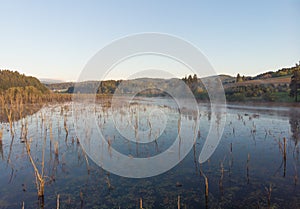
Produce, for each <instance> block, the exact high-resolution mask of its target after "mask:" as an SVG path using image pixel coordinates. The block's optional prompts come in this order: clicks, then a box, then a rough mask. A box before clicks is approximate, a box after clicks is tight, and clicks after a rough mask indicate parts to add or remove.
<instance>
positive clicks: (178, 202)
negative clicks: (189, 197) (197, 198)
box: [177, 195, 180, 209]
mask: <svg viewBox="0 0 300 209" xmlns="http://www.w3.org/2000/svg"><path fill="white" fill-rule="evenodd" d="M177 208H178V209H180V195H178V197H177Z"/></svg>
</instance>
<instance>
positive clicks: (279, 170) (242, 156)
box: [0, 98, 300, 209]
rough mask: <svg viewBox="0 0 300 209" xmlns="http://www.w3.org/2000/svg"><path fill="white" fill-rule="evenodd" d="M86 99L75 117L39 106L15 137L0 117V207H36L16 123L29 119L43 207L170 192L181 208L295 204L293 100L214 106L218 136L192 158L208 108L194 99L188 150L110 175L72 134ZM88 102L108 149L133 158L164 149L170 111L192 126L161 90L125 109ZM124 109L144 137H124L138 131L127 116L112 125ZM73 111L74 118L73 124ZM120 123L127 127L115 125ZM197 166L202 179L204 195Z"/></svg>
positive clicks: (298, 127) (298, 119)
mask: <svg viewBox="0 0 300 209" xmlns="http://www.w3.org/2000/svg"><path fill="white" fill-rule="evenodd" d="M87 108H89V107H86V106H82V112H80V111H79V112H77V115H76V117H73V114H72V111H71V110H72V107H71V104H69V103H66V104H63V105H61V104H57V105H50V106H44V107H43V108H41V109H40V110H39V111H38V112H36V113H34V114H33V115H28V116H26V117H25V118H23V119H21V120H18V121H15V122H14V130H15V134H14V137H12V134H11V133H10V131H9V124H7V123H1V124H0V126H1V127H2V129H3V136H2V143H0V208H14V209H15V208H21V206H22V202H23V201H24V203H25V208H39V207H40V206H39V204H38V200H37V191H36V187H35V177H34V171H33V168H32V165H31V164H30V162H29V158H28V156H27V152H26V147H25V143H23V142H22V133H21V130H22V124H23V125H26V124H28V133H27V138H28V140H30V141H31V154H32V157H33V159H34V160H35V162H36V164H37V165H38V166H39V167H40V164H41V161H42V157H41V156H42V155H41V150H42V147H43V142H44V140H45V143H46V148H45V175H46V181H47V184H46V186H45V204H44V207H45V208H55V207H56V197H57V194H60V208H139V206H140V198H142V200H143V207H144V208H177V205H178V196H180V206H181V208H300V187H299V184H300V181H299V180H298V175H300V161H299V160H300V159H299V151H300V150H299V139H300V108H297V107H266V106H260V107H259V108H257V107H251V106H240V105H228V107H227V109H226V112H220V113H219V114H220V115H219V120H223V119H224V118H225V116H226V123H225V129H224V132H223V135H222V138H221V141H220V144H219V145H218V147H217V149H216V151H215V152H214V153H213V155H212V156H211V157H210V159H209V160H208V161H207V162H205V163H203V164H201V165H200V164H199V163H198V157H199V154H200V152H201V149H202V147H203V144H204V142H205V139H206V136H207V134H208V130H209V126H210V120H212V116H211V112H210V108H209V106H208V105H207V104H199V120H200V121H199V132H197V133H195V134H196V135H195V138H196V143H195V145H194V146H193V148H192V149H191V151H190V152H189V153H188V155H187V156H186V157H185V158H184V159H183V160H182V161H181V162H180V163H179V164H178V165H177V166H175V167H174V168H172V169H171V170H169V171H167V172H165V173H163V174H161V175H158V176H154V177H149V178H142V179H133V178H125V177H120V176H117V175H114V174H112V173H109V172H107V171H105V170H103V169H102V168H100V167H98V166H97V164H95V163H94V162H93V161H92V160H91V159H90V158H88V156H87V155H86V154H85V152H84V151H83V149H82V146H81V144H80V140H77V135H78V133H79V132H80V131H84V130H85V129H84V126H85V119H84V118H85V117H86V115H84V114H85V110H86V109H87ZM93 108H94V109H93V111H94V115H95V118H96V120H95V123H97V125H98V127H99V130H100V131H101V132H102V134H103V136H104V137H105V139H106V140H109V141H110V146H111V147H107V149H108V153H109V149H111V148H112V147H113V148H114V149H115V150H117V151H118V152H120V153H122V154H124V155H126V156H130V157H132V158H147V157H151V156H155V155H157V154H160V153H163V152H165V151H166V150H167V149H168V147H169V146H171V145H172V143H173V142H174V141H175V139H176V137H177V135H178V118H179V117H181V118H180V120H181V123H183V124H185V125H186V126H190V127H191V132H192V131H193V130H194V129H193V124H195V120H196V119H197V116H195V114H194V113H193V112H192V113H191V112H188V111H187V112H186V113H180V112H179V111H178V109H177V108H176V104H175V103H173V102H172V101H170V100H168V99H159V98H157V99H142V100H137V101H136V102H135V103H133V104H132V105H131V106H130V109H122V108H120V109H118V110H112V109H110V108H109V107H105V106H103V105H100V104H99V105H96V106H95V107H94V106H93ZM137 113H139V114H137ZM81 114H82V115H81ZM122 114H123V115H126V114H129V116H130V117H131V122H129V124H127V126H129V127H130V126H131V125H133V127H134V124H136V122H137V125H138V127H136V128H137V129H138V130H137V131H139V132H140V134H139V138H142V139H144V140H149V143H143V144H141V143H135V142H132V141H130V140H126V138H125V137H128V136H130V137H133V138H134V137H136V134H137V133H135V132H132V133H129V131H128V129H126V127H127V126H126V123H125V122H124V123H120V124H121V125H123V128H124V129H122V130H120V127H121V125H120V124H119V125H120V126H119V129H117V128H116V127H115V124H116V119H117V121H118V122H120V121H122V118H123V117H122ZM149 115H151V117H150V119H149V118H148V116H149ZM180 115H181V116H180ZM124 117H125V116H124ZM74 120H77V121H76V123H77V125H78V124H82V127H81V128H80V127H76V126H75V125H74V124H75V123H74ZM149 122H150V124H151V125H149ZM216 122H217V121H216ZM64 123H66V127H67V129H68V134H66V131H65V128H64ZM127 123H128V121H127ZM79 126H80V125H79ZM150 126H151V134H149V132H147V131H149V127H150ZM121 128H122V127H121ZM124 130H125V136H124V133H123V135H122V134H121V133H120V132H121V131H124ZM126 131H127V132H128V133H126ZM216 131H218V130H216ZM130 134H131V135H130ZM147 137H148V139H147ZM284 138H286V158H284V143H283V141H284V140H283V139H284ZM55 144H57V145H58V155H56V153H55V146H56V145H55ZM183 146H184V142H183ZM111 157H112V156H111ZM124 166H125V165H124ZM202 174H204V175H205V176H206V177H207V178H208V183H209V195H208V197H205V181H204V177H203V175H202Z"/></svg>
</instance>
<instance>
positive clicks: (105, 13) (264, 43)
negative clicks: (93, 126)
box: [0, 0, 300, 80]
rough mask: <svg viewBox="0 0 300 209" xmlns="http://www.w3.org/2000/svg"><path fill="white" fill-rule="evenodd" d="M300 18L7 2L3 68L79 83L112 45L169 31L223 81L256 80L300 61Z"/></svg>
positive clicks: (239, 9)
mask: <svg viewBox="0 0 300 209" xmlns="http://www.w3.org/2000/svg"><path fill="white" fill-rule="evenodd" d="M299 11H300V1H298V0H282V1H276V0H272V1H264V0H251V1H241V0H237V1H222V0H221V1H175V0H170V1H167V0H164V1H163V0H160V1H158V0H157V1H154V0H152V1H146V0H127V1H125V0H119V1H116V0H115V1H109V0H107V1H96V0H95V1H30V0H28V1H21V0H20V1H14V0H12V1H2V0H0V29H1V33H0V69H11V70H18V71H20V72H21V73H25V74H28V75H33V76H36V77H39V78H53V79H63V80H76V79H77V78H78V76H79V74H80V72H81V70H82V69H83V67H84V66H85V64H86V63H87V61H88V60H89V59H90V58H91V57H92V56H93V55H94V54H95V53H96V52H97V51H98V50H100V49H101V48H102V47H104V46H105V45H107V44H109V43H110V42H111V41H113V40H115V39H118V38H122V37H124V36H127V35H130V34H133V33H142V32H162V33H168V34H172V35H175V36H178V37H181V38H183V39H185V40H187V41H189V42H191V43H193V44H194V45H195V46H196V47H197V48H199V49H200V50H201V52H202V53H203V54H204V55H205V56H206V57H207V58H208V60H209V61H210V63H211V64H212V65H213V66H214V68H215V70H216V72H217V73H219V74H223V73H226V74H230V75H236V74H237V73H238V72H239V73H241V74H245V75H254V74H257V73H261V72H265V71H268V70H276V69H278V68H282V67H288V66H292V65H294V64H295V63H296V62H298V61H299V60H300V27H299V22H300V12H299ZM182 76H184V75H182Z"/></svg>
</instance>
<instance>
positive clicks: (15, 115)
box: [0, 104, 43, 123]
mask: <svg viewBox="0 0 300 209" xmlns="http://www.w3.org/2000/svg"><path fill="white" fill-rule="evenodd" d="M42 106H43V105H42V104H28V105H24V108H23V110H22V112H21V114H20V111H18V110H17V109H15V108H11V110H10V109H9V110H8V111H6V110H5V109H4V108H0V122H2V123H7V122H9V119H8V114H7V112H11V119H12V121H13V122H14V121H18V120H20V119H22V118H25V117H27V116H28V115H33V114H35V113H36V112H38V111H39V110H40V109H41V108H42Z"/></svg>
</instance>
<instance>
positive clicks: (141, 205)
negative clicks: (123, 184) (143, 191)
mask: <svg viewBox="0 0 300 209" xmlns="http://www.w3.org/2000/svg"><path fill="white" fill-rule="evenodd" d="M140 209H143V199H142V198H140Z"/></svg>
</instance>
